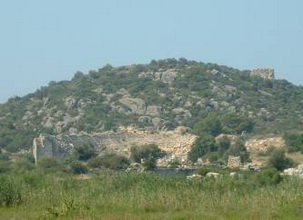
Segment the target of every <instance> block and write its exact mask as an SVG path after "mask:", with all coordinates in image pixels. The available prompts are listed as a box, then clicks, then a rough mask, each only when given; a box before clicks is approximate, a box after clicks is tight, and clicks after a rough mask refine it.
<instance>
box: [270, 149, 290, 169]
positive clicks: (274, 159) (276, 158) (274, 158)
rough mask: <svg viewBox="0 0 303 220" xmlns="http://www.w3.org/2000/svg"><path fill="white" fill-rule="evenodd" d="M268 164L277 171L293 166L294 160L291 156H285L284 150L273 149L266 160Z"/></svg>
mask: <svg viewBox="0 0 303 220" xmlns="http://www.w3.org/2000/svg"><path fill="white" fill-rule="evenodd" d="M268 165H269V166H270V167H274V168H276V169H277V170H279V171H283V170H284V169H287V168H290V167H292V166H294V165H295V164H294V161H293V160H292V159H291V158H288V157H286V156H285V152H284V150H281V149H275V150H273V151H272V152H271V154H270V156H269V160H268Z"/></svg>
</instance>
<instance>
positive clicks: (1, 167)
mask: <svg viewBox="0 0 303 220" xmlns="http://www.w3.org/2000/svg"><path fill="white" fill-rule="evenodd" d="M11 167H12V162H11V161H9V160H4V161H1V160H0V173H8V172H9V171H10V170H11Z"/></svg>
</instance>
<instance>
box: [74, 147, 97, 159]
mask: <svg viewBox="0 0 303 220" xmlns="http://www.w3.org/2000/svg"><path fill="white" fill-rule="evenodd" d="M75 156H76V158H77V159H78V160H83V161H87V160H89V159H91V158H92V157H94V156H96V152H95V149H94V147H93V146H92V145H91V144H84V145H82V146H80V147H76V148H75Z"/></svg>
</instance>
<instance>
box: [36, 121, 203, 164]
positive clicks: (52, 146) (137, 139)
mask: <svg viewBox="0 0 303 220" xmlns="http://www.w3.org/2000/svg"><path fill="white" fill-rule="evenodd" d="M196 138H197V136H195V135H192V134H189V133H187V128H185V127H182V128H177V129H176V130H174V131H157V132H155V131H141V130H138V129H135V128H133V127H127V128H120V129H119V130H117V131H115V132H114V131H107V132H102V133H95V134H92V135H87V134H81V135H61V136H60V135H59V136H52V135H44V134H42V135H40V136H39V137H38V138H35V139H34V142H33V154H34V157H35V161H36V162H37V161H38V160H39V159H40V158H41V157H44V156H47V157H54V158H56V159H58V160H62V159H63V158H64V157H66V156H67V155H70V154H71V153H72V152H73V150H74V149H75V147H77V146H81V145H82V146H83V144H87V143H89V144H90V145H91V146H93V147H94V149H95V150H96V152H97V153H98V154H99V155H103V154H108V153H115V154H118V155H123V156H126V157H129V156H130V148H131V147H132V146H134V145H145V144H156V145H158V146H159V148H160V149H162V150H164V151H166V152H167V153H168V154H169V155H170V156H171V157H174V158H178V159H179V160H180V161H184V160H186V159H187V153H188V152H189V151H190V149H191V146H192V144H193V142H194V141H195V140H196Z"/></svg>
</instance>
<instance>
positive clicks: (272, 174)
mask: <svg viewBox="0 0 303 220" xmlns="http://www.w3.org/2000/svg"><path fill="white" fill-rule="evenodd" d="M282 180H283V178H282V176H281V175H280V173H279V172H278V171H277V170H276V169H273V168H272V169H266V170H263V171H261V172H260V173H258V174H257V175H256V182H257V183H258V185H260V186H265V185H277V184H278V183H280V182H281V181H282Z"/></svg>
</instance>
